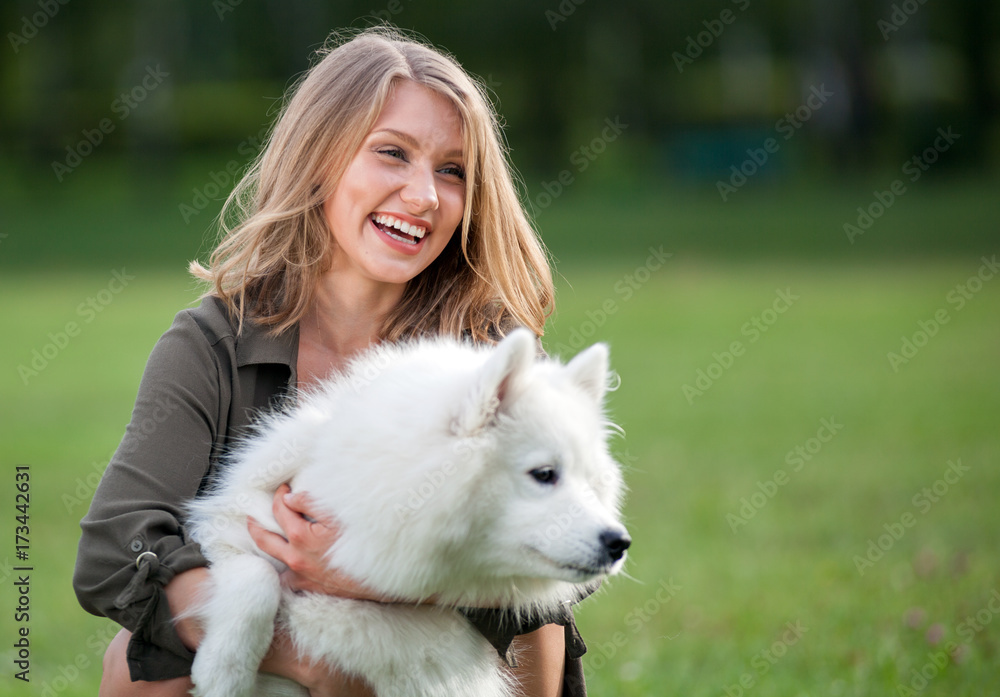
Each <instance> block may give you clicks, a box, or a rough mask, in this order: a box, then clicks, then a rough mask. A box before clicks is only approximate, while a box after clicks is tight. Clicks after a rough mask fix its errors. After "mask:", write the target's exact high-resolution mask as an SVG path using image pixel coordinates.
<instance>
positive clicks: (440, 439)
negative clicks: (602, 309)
mask: <svg viewBox="0 0 1000 697" xmlns="http://www.w3.org/2000/svg"><path fill="white" fill-rule="evenodd" d="M609 376H610V373H609V369H608V351H607V348H606V346H604V345H603V344H596V345H594V346H592V347H590V348H588V349H586V350H585V351H583V352H581V353H580V354H578V355H577V356H576V357H574V358H573V359H572V360H570V361H569V362H568V363H566V364H563V363H561V362H559V361H557V360H554V359H550V358H539V357H537V344H536V340H535V336H534V334H532V333H531V332H530V331H528V330H526V329H518V330H516V331H514V332H512V333H511V334H510V335H509V336H507V337H506V338H504V339H503V340H502V341H501V342H499V343H498V344H497V345H496V346H493V347H489V348H484V347H474V346H472V345H470V344H468V343H460V342H455V341H450V340H444V339H427V340H420V341H415V342H412V343H404V344H400V345H385V346H379V347H376V348H374V349H372V350H370V351H368V352H366V353H364V354H363V355H361V356H360V357H358V358H356V359H355V360H354V361H353V362H352V363H351V364H350V365H349V366H348V367H347V369H346V370H344V371H343V372H342V373H340V374H337V375H335V376H333V377H332V378H330V379H329V380H328V381H326V382H325V383H324V384H323V386H322V387H321V388H319V389H317V390H315V391H312V392H309V393H303V394H301V395H299V399H298V401H297V404H296V405H295V406H294V407H293V408H292V409H291V410H289V411H287V412H286V413H283V414H276V415H271V416H269V417H267V418H266V420H264V422H263V423H262V424H261V425H260V428H259V429H258V432H257V434H256V435H254V436H253V437H251V438H249V439H248V441H247V442H246V443H245V444H244V446H243V447H241V448H240V449H239V450H238V452H237V453H236V455H235V457H234V458H233V460H232V462H231V463H229V464H228V465H227V466H226V467H224V468H223V472H222V475H221V477H220V479H219V481H218V483H217V485H216V486H215V487H214V488H213V489H212V490H211V492H210V493H208V494H207V495H204V496H202V497H199V499H197V500H196V501H195V502H193V503H192V505H191V508H190V518H189V529H190V531H191V533H192V536H193V538H194V539H195V540H197V541H198V542H199V543H200V544H201V546H202V548H203V550H204V553H205V555H206V556H207V558H208V559H209V560H210V562H211V564H210V567H209V569H210V575H211V583H210V586H211V590H210V592H209V593H208V594H207V599H206V600H205V602H204V603H203V604H202V606H201V609H200V610H199V611H198V615H199V616H200V617H201V619H202V621H203V623H204V628H205V635H204V639H203V641H202V643H201V646H200V647H199V649H198V652H197V655H196V657H195V662H194V667H193V672H192V678H193V681H194V683H195V690H194V694H195V695H198V696H199V697H239V696H243V695H306V691H305V690H304V689H303V688H301V687H299V686H298V685H296V684H295V683H292V682H291V681H287V680H283V679H281V678H276V677H274V676H266V675H263V674H262V675H260V676H258V674H257V668H258V666H259V664H260V661H261V659H262V658H263V656H264V654H265V653H266V651H267V650H268V647H269V646H270V644H271V641H272V638H273V634H274V631H275V628H276V627H280V628H281V629H282V630H283V631H286V632H287V633H288V634H289V635H290V637H291V640H292V641H293V642H294V645H295V647H296V648H297V649H298V650H299V651H300V653H301V655H303V656H304V657H306V658H308V659H311V660H314V661H325V662H328V663H329V664H331V665H335V666H337V667H338V668H339V669H340V670H341V671H342V672H344V673H346V674H350V675H353V676H360V677H362V678H364V679H365V680H366V681H367V682H368V684H369V685H371V687H372V688H373V689H374V691H375V693H376V694H378V695H379V697H402V696H404V695H405V696H413V695H421V696H428V697H430V696H441V697H444V696H446V695H447V696H448V697H452V696H454V695H474V696H476V697H494V696H495V697H508V696H509V695H512V694H515V692H516V689H517V686H516V685H514V684H512V679H511V677H510V673H509V671H506V670H504V668H503V666H502V664H501V662H500V660H499V657H498V655H497V651H496V649H494V648H493V647H492V646H491V645H490V643H489V642H487V641H486V639H484V638H483V636H482V635H481V634H480V633H479V632H478V631H477V630H476V629H475V628H474V627H473V626H472V625H471V624H470V623H469V621H468V620H467V619H466V618H465V616H464V615H462V614H461V613H460V612H458V611H457V610H456V608H460V607H505V608H511V609H512V611H514V612H515V613H519V614H520V615H522V616H537V615H536V613H541V614H542V615H545V613H553V612H555V611H557V610H558V609H560V606H562V605H565V604H566V603H569V602H573V601H576V600H579V599H580V598H581V597H582V596H583V595H585V594H586V593H587V592H588V591H592V590H593V587H594V583H595V582H596V581H599V580H600V579H602V578H604V577H606V576H608V575H610V574H614V573H616V572H617V571H618V570H619V569H620V568H621V566H622V564H623V563H624V561H625V555H626V549H627V548H628V546H629V543H630V539H629V536H628V533H627V531H626V529H625V527H624V526H623V525H622V523H621V522H620V517H619V504H620V497H621V493H622V489H623V484H622V477H621V472H620V468H619V466H618V464H617V463H616V462H615V461H614V459H613V458H612V457H611V455H610V454H609V452H608V444H607V441H608V438H609V435H610V434H611V432H612V431H613V430H614V426H613V425H612V424H610V423H609V422H608V421H607V420H606V418H605V416H604V411H603V402H604V397H605V392H606V390H607V387H608V383H609ZM285 482H288V483H290V484H291V487H292V490H293V491H306V492H308V494H309V496H310V497H311V499H312V501H313V503H314V505H315V507H316V508H317V510H322V511H328V512H329V514H330V516H331V517H332V518H334V519H335V520H336V521H337V524H338V527H339V530H340V536H339V538H338V539H337V541H336V543H335V544H334V545H333V546H332V548H331V549H330V550H329V553H328V559H329V564H330V567H331V568H338V569H340V570H341V571H343V572H344V573H346V574H348V575H349V576H351V577H353V578H355V579H358V580H359V581H361V582H363V583H364V584H365V585H366V586H368V587H370V588H371V589H373V590H375V591H377V592H379V593H381V594H384V595H385V596H387V597H390V598H398V599H400V600H401V601H403V602H399V603H377V602H370V601H359V600H347V599H342V598H336V597H331V596H328V595H324V594H319V593H295V592H292V591H290V590H288V589H286V588H283V587H282V585H281V583H280V581H279V573H280V572H281V571H283V570H284V566H283V565H282V564H280V563H279V562H277V561H276V560H274V559H273V558H271V557H269V556H267V555H265V554H264V553H262V552H261V551H260V550H259V549H258V548H257V547H256V546H255V545H254V543H253V541H252V540H251V538H250V535H249V533H248V531H247V516H252V517H254V518H255V519H256V520H257V521H259V522H260V523H261V525H263V526H264V527H266V528H268V529H270V530H272V531H274V532H279V533H280V532H281V531H280V528H279V527H278V525H277V523H276V522H275V519H274V516H273V514H272V512H271V505H272V500H273V497H274V493H275V490H276V489H277V488H278V487H279V486H280V485H281V484H282V483H285Z"/></svg>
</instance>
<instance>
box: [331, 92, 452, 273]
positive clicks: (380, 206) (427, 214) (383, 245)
mask: <svg viewBox="0 0 1000 697" xmlns="http://www.w3.org/2000/svg"><path fill="white" fill-rule="evenodd" d="M464 162H465V160H464V157H463V152H462V121H461V117H460V116H459V114H458V111H457V110H456V109H455V107H454V106H452V104H451V102H449V101H448V100H447V99H446V98H445V97H443V96H441V95H440V94H438V93H437V92H434V91H433V90H431V89H429V88H427V87H424V86H422V85H418V84H417V83H415V82H412V81H410V80H401V81H399V82H398V83H396V85H395V88H394V89H393V91H392V93H391V94H390V96H389V99H388V101H386V104H385V107H384V108H383V109H382V113H381V114H380V115H379V117H378V119H377V120H376V122H375V125H374V126H373V127H372V130H371V131H370V132H369V133H368V135H367V136H366V137H365V140H364V142H363V143H362V144H361V148H360V149H359V150H358V152H357V153H356V154H355V155H354V159H353V160H351V163H350V164H349V165H348V166H347V170H346V171H345V172H344V175H343V178H342V179H341V180H340V182H339V183H338V184H337V188H336V189H335V190H334V192H333V195H332V196H331V197H330V198H329V199H327V201H326V203H325V204H324V206H323V212H324V215H325V217H326V221H327V224H328V225H329V227H330V230H331V232H332V234H333V237H334V240H335V242H336V247H335V250H334V254H333V268H332V271H334V272H336V273H351V274H357V275H358V276H359V280H361V279H367V281H369V282H370V281H375V282H379V283H388V284H403V283H406V282H407V281H409V280H410V279H412V278H413V277H415V276H416V275H417V274H419V273H420V272H421V271H423V270H424V269H426V268H427V267H428V266H429V265H430V263H431V262H432V261H434V259H436V258H437V256H438V255H439V254H440V253H441V251H442V250H443V249H444V248H445V246H446V245H447V244H448V241H449V240H450V239H451V236H452V235H453V234H454V233H455V230H456V229H457V228H458V226H459V224H460V223H461V222H462V214H463V213H464V211H465V167H464Z"/></svg>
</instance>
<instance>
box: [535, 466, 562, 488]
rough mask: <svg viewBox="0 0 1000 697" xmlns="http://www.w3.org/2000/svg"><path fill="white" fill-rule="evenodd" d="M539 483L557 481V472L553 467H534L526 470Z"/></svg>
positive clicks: (553, 482)
mask: <svg viewBox="0 0 1000 697" xmlns="http://www.w3.org/2000/svg"><path fill="white" fill-rule="evenodd" d="M528 474H530V475H531V476H532V477H534V479H535V481H536V482H538V483H539V484H555V483H556V482H557V481H559V472H558V471H557V470H556V468H555V467H536V468H535V469H533V470H531V471H530V472H528Z"/></svg>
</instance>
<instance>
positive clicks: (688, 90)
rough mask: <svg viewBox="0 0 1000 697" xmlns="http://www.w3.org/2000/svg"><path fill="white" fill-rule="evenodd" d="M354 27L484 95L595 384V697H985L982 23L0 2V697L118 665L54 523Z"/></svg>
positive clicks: (419, 6) (719, 6)
mask: <svg viewBox="0 0 1000 697" xmlns="http://www.w3.org/2000/svg"><path fill="white" fill-rule="evenodd" d="M384 21H388V22H392V23H394V24H396V25H398V26H400V27H402V28H405V29H407V30H413V31H415V32H418V33H419V34H420V35H422V36H424V37H426V39H427V40H428V41H430V42H431V43H433V44H435V45H437V46H439V47H441V48H444V49H446V50H447V51H449V52H451V53H452V54H454V55H455V56H456V57H457V58H458V60H459V61H460V62H461V63H462V64H463V65H464V66H465V67H466V68H467V69H468V70H469V71H470V72H472V73H474V74H476V75H478V76H479V77H480V78H481V79H482V81H483V82H484V83H485V84H486V85H487V86H488V87H489V89H490V91H491V92H492V94H493V97H494V101H495V103H496V106H497V108H498V110H499V112H500V113H501V115H502V117H503V120H504V124H505V134H506V138H507V143H508V145H509V148H510V158H511V160H512V162H513V164H514V166H515V168H516V169H517V171H518V172H519V176H520V188H521V194H522V197H523V200H524V203H525V205H526V207H527V209H528V210H529V211H530V212H531V215H532V217H533V219H534V221H535V223H536V225H537V228H538V229H539V231H540V232H541V235H542V238H543V240H544V241H545V243H546V245H547V246H548V248H549V250H550V251H551V253H552V257H553V262H554V265H555V269H556V275H557V283H558V300H557V307H556V312H555V314H554V315H553V317H552V318H551V321H550V323H549V326H548V330H547V333H546V335H545V337H544V341H545V344H546V346H547V348H548V349H549V350H550V352H552V353H555V354H558V355H562V356H568V355H571V354H572V353H574V352H575V351H576V350H578V349H579V348H581V347H582V346H584V345H585V344H587V343H590V342H592V341H598V340H601V341H607V342H608V343H609V344H610V345H611V350H612V361H613V363H614V366H615V368H616V369H617V370H618V372H619V374H620V375H621V377H622V386H621V388H620V389H619V390H618V391H617V392H615V393H614V394H613V395H612V396H611V402H610V409H611V414H612V417H613V418H614V419H615V420H616V421H617V422H619V423H621V424H622V425H623V427H624V428H625V431H626V434H627V435H626V436H625V438H623V439H621V440H619V441H616V444H615V448H616V454H617V455H618V456H619V459H621V461H622V462H623V463H624V464H625V466H626V468H627V478H628V481H629V483H630V485H631V490H632V491H631V493H630V495H629V499H628V503H627V505H626V514H627V516H628V523H629V527H630V530H631V531H632V534H633V538H634V545H633V549H632V551H631V552H630V563H629V567H628V572H629V578H620V579H615V580H614V581H613V582H611V583H608V584H606V587H605V589H604V590H603V591H602V593H601V594H599V595H598V596H597V597H595V598H593V599H592V600H590V601H588V602H587V603H585V604H584V606H582V607H581V608H580V610H579V612H578V617H579V621H580V625H581V628H582V630H583V632H584V637H585V638H586V639H587V642H588V645H589V646H590V651H589V652H588V654H587V657H586V659H585V665H586V670H587V676H588V681H589V683H590V685H591V692H592V694H595V695H602V694H607V695H667V694H685V695H706V696H707V695H712V696H714V697H717V696H718V695H729V696H730V697H742V696H743V695H744V694H755V693H756V694H783V695H807V694H809V695H812V694H816V695H882V694H885V695H890V694H891V695H905V694H921V695H973V694H975V695H980V694H1000V692H998V691H997V687H996V685H997V676H998V675H1000V622H993V619H994V617H995V615H996V614H997V613H998V612H1000V590H998V589H1000V555H998V553H997V550H998V549H1000V516H998V514H997V512H996V510H997V509H996V500H997V497H998V495H1000V467H998V460H1000V429H998V428H997V423H998V417H1000V370H998V358H1000V323H998V322H997V318H998V317H1000V282H996V281H994V280H993V279H994V277H995V275H996V274H997V272H998V271H1000V266H998V265H997V262H996V255H997V253H998V252H1000V234H998V233H1000V195H998V194H1000V110H998V100H1000V5H998V4H997V3H996V2H990V1H988V0H957V1H954V2H943V1H942V0H874V1H870V2H869V1H864V2H863V1H862V0H838V1H837V2H820V1H818V0H808V1H804V2H790V1H787V0H775V1H773V2H763V1H762V0H712V1H708V0H706V1H702V0H690V1H689V2H684V3H665V2H658V1H656V0H622V1H619V2H614V3H611V2H605V1H601V0H544V1H543V2H529V1H528V0H507V1H505V2H500V1H499V0H484V1H483V2H477V3H470V2H457V1H454V0H442V1H441V2H435V3H430V2H425V1H422V0H388V2H386V0H368V1H365V2H354V1H347V0H345V1H341V2H337V3H332V2H305V1H301V0H283V1H282V2H277V1H273V0H272V1H253V0H243V1H239V0H214V1H212V2H209V1H208V0H205V1H203V2H194V1H193V0H166V1H163V2H149V1H148V0H140V1H136V2H130V3H120V2H110V1H109V0H93V1H91V2H86V3H85V2H82V1H81V0H67V1H65V2H60V0H19V1H16V2H15V1H11V0H6V1H5V2H4V3H3V4H2V5H0V27H2V30H3V31H2V35H3V41H2V45H0V94H2V99H0V125H2V128H0V297H2V298H3V300H4V302H3V306H2V317H3V323H4V326H3V330H2V331H0V365H2V375H0V389H2V394H3V400H0V429H2V437H3V461H4V467H5V470H4V471H5V472H7V471H10V472H12V471H13V469H12V468H13V466H14V465H15V464H16V465H21V466H26V467H28V468H29V469H30V472H31V487H32V489H31V493H32V498H31V510H30V528H31V547H30V556H29V559H28V560H26V561H25V560H22V561H21V562H20V563H31V564H32V568H33V571H32V574H31V589H32V595H31V599H32V606H31V613H30V619H21V620H16V619H15V618H14V617H12V616H11V613H3V614H4V617H3V620H2V622H3V624H2V625H0V632H2V634H0V639H2V640H3V645H4V646H8V647H10V646H12V643H13V642H12V641H8V638H13V637H15V636H17V631H18V629H19V628H23V627H25V626H30V630H31V642H32V643H31V675H30V677H31V683H30V684H29V683H25V682H24V681H23V680H21V679H19V678H17V677H16V676H15V672H16V671H15V670H14V669H13V668H12V667H11V666H13V665H15V664H14V663H13V661H14V660H15V658H16V650H15V649H13V648H7V649H4V650H3V651H4V652H5V653H4V661H3V664H4V665H5V666H7V667H6V668H5V669H4V671H3V674H2V675H0V685H2V686H3V692H4V694H18V695H21V694H24V695H43V696H44V697H51V696H53V695H93V694H96V692H97V684H98V682H99V680H100V658H101V655H102V653H103V650H104V647H105V646H106V645H107V642H108V641H109V640H110V638H111V636H113V634H114V632H115V631H116V628H115V627H114V626H113V625H112V624H111V623H109V622H107V621H106V620H101V619H98V618H94V617H90V616H88V615H86V614H85V613H84V612H83V611H82V610H80V609H79V607H78V605H77V604H76V601H75V599H74V597H73V595H72V592H71V589H70V574H71V571H72V566H73V561H74V558H75V549H76V543H77V539H78V535H79V529H78V522H79V519H80V518H81V517H82V516H83V514H84V513H85V512H86V509H87V506H88V504H89V501H90V498H91V496H92V494H93V491H94V488H95V487H96V485H97V482H98V481H99V479H100V475H101V472H102V471H103V469H104V467H105V466H106V464H107V462H108V459H109V457H110V455H111V453H112V452H113V450H114V448H115V447H116V445H117V443H118V440H119V439H120V437H121V434H122V432H123V430H124V426H125V424H126V423H127V421H128V418H129V413H130V410H131V405H132V401H133V399H134V395H135V390H136V387H137V385H138V381H139V378H140V376H141V373H142V369H143V366H144V364H145V361H146V358H147V356H148V354H149V351H150V349H151V348H152V346H153V344H154V342H155V341H156V339H157V338H158V337H159V336H160V334H162V332H163V331H164V330H165V329H166V328H167V327H168V326H169V323H170V321H171V318H172V317H173V315H174V314H175V313H176V312H177V311H178V310H180V309H182V308H184V307H186V306H189V305H191V304H194V303H196V302H197V300H198V294H199V289H198V287H197V286H196V284H195V283H194V282H193V281H192V280H191V279H190V277H188V276H187V274H186V271H185V268H186V264H187V262H188V261H190V260H191V259H194V258H200V259H204V258H206V257H207V255H208V253H209V252H210V250H211V249H212V248H213V246H214V244H215V241H216V230H215V226H214V222H215V221H214V218H215V216H216V215H217V213H218V211H219V209H220V207H221V204H222V201H223V200H224V198H225V196H226V195H227V194H228V193H229V191H230V190H231V188H232V187H233V185H234V183H235V181H237V180H238V178H239V176H240V175H241V174H242V172H243V171H244V169H245V168H246V167H247V166H248V165H249V163H250V162H251V161H252V159H253V158H254V156H255V155H256V154H257V153H258V151H259V148H260V145H261V143H262V142H263V140H264V139H265V137H266V135H267V133H268V129H269V128H270V126H271V124H272V121H273V119H274V118H275V116H276V115H277V113H278V111H279V109H280V106H281V103H282V99H283V95H284V94H285V92H286V90H287V88H288V87H289V86H291V85H292V84H293V82H294V80H295V79H296V77H297V76H299V75H300V74H301V73H302V71H304V70H305V69H307V67H308V66H309V64H310V59H311V56H312V54H313V52H314V51H315V50H316V49H317V48H319V47H321V46H322V45H323V44H324V42H325V41H326V40H327V38H328V36H329V34H330V32H331V31H332V30H334V29H343V28H355V29H357V28H361V27H365V26H369V25H371V24H373V23H377V22H384ZM831 425H832V426H831ZM956 462H957V463H959V465H958V466H957V469H956V465H955V463H956ZM963 468H968V469H963ZM949 472H951V474H948V473H949ZM955 472H959V473H961V474H960V475H956V474H955ZM779 473H780V474H779ZM9 481H10V483H9V484H4V485H3V486H7V487H8V489H7V491H8V493H9V494H10V495H7V494H4V500H5V501H8V503H5V504H4V508H3V512H4V518H5V520H4V524H3V525H4V528H3V529H4V530H5V531H7V530H10V534H9V535H8V534H7V532H5V533H4V537H3V539H4V540H5V542H4V544H3V546H2V547H0V561H2V562H3V563H2V565H0V579H2V587H3V603H4V604H5V606H6V607H13V606H14V604H16V602H17V600H16V598H17V595H16V594H17V590H16V588H15V587H14V586H13V585H12V580H14V579H13V578H12V577H13V575H14V571H13V567H14V566H16V565H17V563H18V562H17V561H16V560H15V547H14V543H13V542H12V541H11V540H12V538H13V530H14V521H13V519H14V513H15V512H17V511H15V509H14V508H13V507H11V502H13V500H14V497H13V489H14V475H13V474H10V476H9ZM17 513H18V514H20V512H17ZM906 516H911V517H906ZM903 520H905V521H906V522H907V523H909V522H913V524H912V525H909V524H906V525H904V524H903V522H901V521H903ZM970 621H971V622H972V623H971V624H970Z"/></svg>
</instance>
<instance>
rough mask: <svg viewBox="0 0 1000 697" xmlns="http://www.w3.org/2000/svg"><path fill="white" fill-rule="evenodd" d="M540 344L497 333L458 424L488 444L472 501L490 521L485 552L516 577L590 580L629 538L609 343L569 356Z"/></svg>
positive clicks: (614, 566) (620, 559)
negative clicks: (611, 410)
mask: <svg viewBox="0 0 1000 697" xmlns="http://www.w3.org/2000/svg"><path fill="white" fill-rule="evenodd" d="M536 351H537V348H536V340H535V337H534V335H533V334H532V333H531V332H529V331H527V330H523V329H522V330H517V331H514V332H512V333H511V334H510V335H509V336H507V337H506V338H505V339H504V340H503V341H501V342H500V343H499V344H498V346H497V347H496V348H495V349H494V350H493V352H492V354H491V355H490V357H489V358H488V359H487V361H486V362H485V363H484V364H483V366H482V367H481V368H480V369H479V371H478V373H477V376H476V379H475V381H474V385H473V388H472V390H471V391H470V393H469V395H468V398H467V399H466V401H465V402H464V404H463V405H462V408H461V413H460V415H459V417H458V418H457V419H456V422H455V429H456V431H457V432H458V433H459V434H460V435H462V436H466V437H476V436H477V435H478V436H480V437H482V438H483V439H484V440H485V441H487V442H488V443H490V447H489V448H488V450H489V453H490V454H489V455H488V456H487V457H486V460H485V462H482V463H480V466H481V467H484V470H483V478H484V486H483V487H482V488H481V494H480V496H481V498H482V501H480V502H479V503H478V505H479V506H481V509H480V510H483V509H485V511H484V512H486V513H487V516H486V518H487V519H488V520H490V521H491V524H490V525H489V527H488V528H486V529H485V530H484V531H483V535H484V537H485V539H484V540H483V544H482V545H481V551H482V554H483V555H485V557H486V558H487V559H488V560H489V561H490V562H494V563H495V565H496V569H497V571H498V573H499V572H501V571H502V572H503V573H505V574H507V575H509V576H510V577H512V578H517V577H520V578H521V579H522V581H520V583H525V582H528V580H530V579H539V580H540V579H550V580H559V581H565V582H569V583H574V584H580V583H586V582H588V581H592V580H595V579H599V578H602V577H604V576H607V575H609V574H613V573H616V572H617V571H618V570H620V569H621V567H622V565H623V564H624V561H625V556H626V550H627V549H628V547H629V545H630V543H631V539H630V538H629V535H628V532H627V531H626V529H625V526H624V525H622V523H621V522H620V519H619V511H618V508H619V503H620V498H621V494H622V489H623V484H622V477H621V471H620V468H619V465H618V463H617V462H615V460H614V459H613V458H612V457H611V455H610V454H609V452H608V438H609V436H610V435H611V432H612V431H613V430H614V429H615V427H614V426H613V425H612V424H611V423H609V422H608V421H607V420H606V418H605V415H604V398H605V394H606V392H607V389H608V384H609V379H610V377H611V376H612V374H611V372H610V370H609V368H608V349H607V347H606V346H605V345H604V344H595V345H594V346H591V347H590V348H588V349H586V350H584V351H583V352H581V353H580V354H578V355H577V356H576V357H575V358H573V359H572V360H571V361H569V363H567V364H562V363H560V362H559V361H557V360H553V359H537V358H536Z"/></svg>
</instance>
